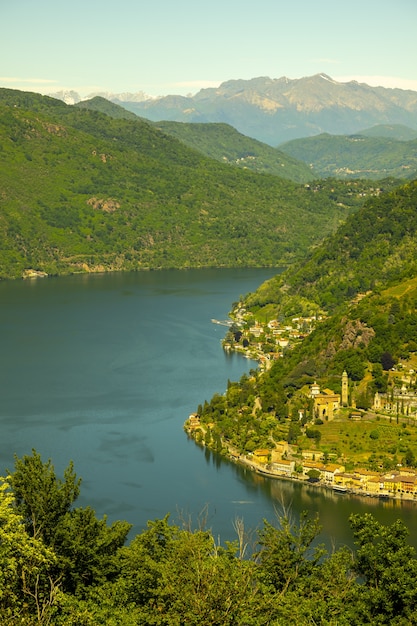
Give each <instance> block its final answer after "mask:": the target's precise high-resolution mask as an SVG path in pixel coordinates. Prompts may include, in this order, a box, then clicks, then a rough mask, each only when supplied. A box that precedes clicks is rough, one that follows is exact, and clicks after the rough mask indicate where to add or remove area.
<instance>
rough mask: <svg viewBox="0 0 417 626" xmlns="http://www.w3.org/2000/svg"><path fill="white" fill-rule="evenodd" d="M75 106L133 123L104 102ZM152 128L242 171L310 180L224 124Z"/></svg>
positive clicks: (303, 168) (299, 165) (301, 169)
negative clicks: (247, 170)
mask: <svg viewBox="0 0 417 626" xmlns="http://www.w3.org/2000/svg"><path fill="white" fill-rule="evenodd" d="M75 106H77V107H80V108H84V109H91V110H92V111H101V113H105V114H106V115H110V117H114V118H124V119H134V118H136V116H135V114H134V113H132V112H131V111H128V110H127V109H125V108H123V107H121V106H120V105H118V104H115V103H114V102H110V101H109V100H106V99H105V98H101V97H99V96H96V97H95V98H92V99H91V100H84V101H82V102H79V103H78V104H76V105H75ZM155 126H156V128H158V129H160V130H161V131H163V132H164V133H167V134H168V135H172V136H173V137H176V138H177V139H179V140H180V141H181V142H182V143H184V144H186V145H187V146H189V147H190V148H192V149H193V150H197V151H198V152H201V153H202V154H204V155H205V156H208V157H210V158H212V159H216V160H217V161H220V162H222V163H228V164H229V165H234V166H236V167H240V168H242V169H249V170H254V171H256V172H264V173H266V174H275V175H276V176H280V177H281V178H288V179H289V180H293V181H296V182H306V181H309V180H312V179H313V175H312V173H311V170H310V168H309V167H308V166H307V165H306V164H305V163H303V161H297V160H296V159H293V158H292V157H290V156H288V155H287V154H285V153H284V152H282V151H281V150H277V149H275V148H272V147H271V146H268V145H267V144H265V143H262V142H261V141H258V140H256V139H251V138H250V137H246V135H242V134H241V133H239V132H238V131H237V130H235V129H234V128H233V127H232V126H229V125H228V124H214V123H213V124H199V123H194V124H187V123H182V122H165V121H160V122H156V123H155Z"/></svg>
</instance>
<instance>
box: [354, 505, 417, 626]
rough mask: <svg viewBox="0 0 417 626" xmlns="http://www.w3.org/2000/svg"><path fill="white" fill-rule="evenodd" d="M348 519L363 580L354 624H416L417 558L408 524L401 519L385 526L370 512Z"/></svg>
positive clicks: (357, 566) (358, 571) (356, 569)
mask: <svg viewBox="0 0 417 626" xmlns="http://www.w3.org/2000/svg"><path fill="white" fill-rule="evenodd" d="M349 520H350V524H351V526H352V529H353V535H354V539H355V544H356V545H357V550H356V555H355V559H354V566H353V568H354V571H355V573H356V574H357V575H358V576H359V577H360V579H361V580H362V581H363V585H361V586H360V587H359V588H358V596H359V597H358V611H359V612H358V621H356V622H354V623H356V624H365V623H366V624H367V623H378V624H394V623H395V624H415V623H416V621H415V609H416V606H417V560H416V555H415V550H414V548H413V547H411V546H410V545H408V544H407V541H406V539H407V535H408V530H407V528H406V526H405V525H404V524H403V522H402V521H401V520H397V521H396V522H394V523H393V524H391V526H383V525H382V524H380V523H379V522H377V521H376V520H375V518H374V517H373V516H372V515H371V514H369V513H366V514H365V515H362V516H359V515H357V514H355V515H351V517H350V518H349ZM361 620H363V621H361ZM401 620H402V621H401Z"/></svg>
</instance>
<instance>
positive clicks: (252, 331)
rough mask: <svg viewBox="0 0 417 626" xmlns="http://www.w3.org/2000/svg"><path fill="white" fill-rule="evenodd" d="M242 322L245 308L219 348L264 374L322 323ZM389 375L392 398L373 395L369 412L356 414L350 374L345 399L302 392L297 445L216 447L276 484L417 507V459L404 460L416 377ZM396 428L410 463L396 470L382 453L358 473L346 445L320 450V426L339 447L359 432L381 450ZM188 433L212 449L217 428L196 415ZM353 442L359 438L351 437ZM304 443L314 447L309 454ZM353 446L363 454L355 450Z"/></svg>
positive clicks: (416, 413)
mask: <svg viewBox="0 0 417 626" xmlns="http://www.w3.org/2000/svg"><path fill="white" fill-rule="evenodd" d="M245 317H246V321H247V315H246V312H245V310H244V309H242V308H237V309H236V310H235V311H234V320H233V322H231V323H230V328H229V331H228V332H227V334H226V337H225V339H224V340H223V342H222V343H223V347H224V349H225V350H226V351H230V350H233V351H237V352H240V353H242V354H244V355H245V356H246V357H247V358H250V359H253V360H257V361H258V362H259V364H260V368H261V369H268V368H269V367H270V366H271V364H272V362H273V360H274V359H279V358H283V357H284V356H285V352H286V351H287V350H290V349H291V347H293V346H294V345H295V343H296V342H299V341H302V339H303V338H304V337H305V336H306V335H307V334H308V333H310V332H312V330H313V329H314V328H315V326H316V324H317V323H319V322H320V321H321V319H323V318H322V317H319V316H317V317H308V318H303V317H296V318H294V319H292V321H291V322H290V323H288V322H287V323H285V325H284V324H281V323H280V322H279V321H278V320H272V321H269V322H267V323H265V324H264V325H263V324H261V323H260V322H259V321H254V322H253V323H251V324H248V323H246V324H243V323H242V321H243V320H244V319H245ZM213 321H214V320H213ZM390 374H391V378H392V381H393V382H392V385H391V386H390V391H389V393H378V392H377V393H375V395H374V398H373V403H372V406H370V407H369V409H368V410H363V409H358V408H357V406H356V394H357V389H356V387H355V385H353V384H352V382H351V381H349V378H348V375H347V373H346V371H344V372H343V373H342V374H341V378H340V385H339V386H340V393H339V392H335V391H334V390H332V389H327V388H326V389H321V388H320V386H319V385H318V384H317V382H314V383H313V384H311V385H309V386H306V387H305V388H304V389H303V390H302V392H303V393H304V395H305V397H306V402H307V404H308V406H309V409H308V411H307V410H304V409H300V410H299V427H300V428H299V432H300V434H302V435H307V437H305V436H304V438H303V440H301V439H300V438H298V439H296V440H295V441H292V440H290V437H288V438H287V439H284V438H282V439H281V440H275V439H274V437H272V436H271V437H270V439H269V441H268V447H264V448H258V449H254V450H253V451H247V450H245V451H243V452H242V451H241V450H238V449H236V447H234V446H232V445H230V442H228V440H227V438H224V437H221V445H220V447H219V445H217V448H216V449H217V451H220V452H221V454H223V455H224V456H227V457H228V458H229V459H230V460H232V461H234V462H236V463H240V464H243V465H245V466H247V467H250V468H251V469H252V470H253V471H255V472H257V473H259V474H262V475H265V476H269V477H272V478H279V479H290V480H297V481H304V482H308V483H313V484H316V485H317V486H322V487H325V488H328V489H332V490H334V491H337V492H340V493H344V492H347V493H354V494H358V495H366V496H371V497H379V498H402V499H407V500H417V470H416V469H415V468H414V466H415V465H416V459H415V458H414V455H413V454H411V456H408V457H407V454H408V453H410V448H409V447H407V437H408V438H410V436H411V431H410V427H411V428H413V430H415V425H416V420H417V394H416V391H415V387H416V383H417V378H416V373H415V371H414V370H412V369H407V368H405V367H402V366H401V364H399V365H398V366H397V367H396V368H393V371H392V372H390ZM256 408H259V406H257V405H256V401H255V407H254V410H253V415H255V412H256ZM393 423H394V424H396V425H397V426H398V429H399V431H400V434H399V441H400V450H402V451H403V452H404V453H405V456H406V462H405V463H404V462H400V459H396V458H395V455H394V461H393V462H392V463H386V462H385V460H384V459H383V455H382V454H381V455H379V456H378V454H376V452H375V451H377V446H374V447H373V450H374V451H373V452H372V453H371V454H370V455H369V454H368V455H363V459H364V462H363V466H361V463H360V461H358V455H357V454H356V455H354V454H353V453H352V455H350V454H349V453H348V452H346V450H345V449H344V447H343V446H338V445H333V446H331V445H330V446H328V445H327V446H326V445H324V446H323V445H320V438H321V432H320V430H319V429H318V428H317V426H318V427H319V428H320V427H322V428H323V429H326V430H325V431H324V430H323V433H325V432H327V431H328V432H330V431H331V430H332V429H333V430H332V432H331V435H330V434H329V435H328V438H330V436H332V437H333V440H334V442H338V440H340V441H341V442H343V441H346V442H347V440H348V439H347V438H348V437H349V435H350V434H352V432H354V431H355V425H357V426H358V427H360V428H361V432H362V433H366V437H367V438H369V440H370V441H371V443H375V444H377V443H378V441H377V440H378V439H379V437H380V433H381V432H384V428H385V429H387V425H388V424H389V425H392V424H393ZM184 428H185V430H186V432H187V433H188V435H189V436H190V437H192V438H193V439H194V440H195V441H196V442H197V443H199V444H201V445H206V446H208V447H212V446H210V441H212V437H211V436H210V433H211V432H214V431H215V424H214V423H210V422H207V421H206V420H202V419H201V416H200V415H199V414H198V413H193V414H191V415H190V416H189V418H188V420H187V421H186V423H185V426H184ZM391 430H392V429H391ZM356 436H357V433H356V432H355V433H354V434H353V437H355V438H356ZM362 436H363V435H362V434H361V435H360V437H362ZM373 440H374V441H373ZM305 441H307V442H309V446H308V447H306V444H305ZM334 442H333V443H334ZM322 443H323V441H322ZM338 443H339V442H338ZM350 446H351V448H350V449H351V450H352V451H353V450H355V447H354V446H353V439H352V441H350ZM401 446H402V448H401ZM356 447H357V449H358V450H360V448H359V446H358V444H356ZM354 456H355V461H354V462H353V457H354ZM359 459H360V455H359ZM379 459H380V460H379ZM365 461H366V462H365ZM371 461H372V462H371ZM396 461H398V462H396Z"/></svg>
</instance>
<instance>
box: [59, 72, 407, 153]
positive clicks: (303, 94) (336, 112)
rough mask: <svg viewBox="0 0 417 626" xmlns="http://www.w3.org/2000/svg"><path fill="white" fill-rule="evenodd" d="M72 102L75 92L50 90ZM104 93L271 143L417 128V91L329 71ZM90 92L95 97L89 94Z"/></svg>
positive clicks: (147, 111) (135, 108) (151, 111)
mask: <svg viewBox="0 0 417 626" xmlns="http://www.w3.org/2000/svg"><path fill="white" fill-rule="evenodd" d="M51 95H53V96H54V97H55V98H60V99H62V100H64V101H66V102H70V103H71V104H73V103H75V102H76V101H77V94H74V92H59V93H56V94H51ZM92 95H101V96H104V97H105V98H106V99H108V100H111V101H112V102H116V103H118V104H120V105H122V106H123V107H125V108H126V109H128V110H130V111H132V112H134V113H136V114H137V115H139V116H141V117H144V118H146V119H149V120H151V121H161V120H166V121H176V122H222V123H226V124H230V125H231V126H233V127H234V128H236V129H237V130H238V131H239V132H241V133H243V134H244V135H247V136H249V137H253V138H255V139H258V140H260V141H262V142H264V143H267V144H269V145H272V146H277V145H279V144H281V143H283V142H286V141H289V140H291V139H296V138H300V137H310V136H313V135H318V134H320V133H330V134H340V135H351V134H354V133H357V132H358V131H360V130H361V129H363V128H370V127H372V126H375V125H378V124H402V125H405V126H408V127H410V128H412V129H417V92H415V91H406V90H402V89H387V88H385V87H370V86H369V85H366V84H363V83H358V82H356V81H351V82H348V83H340V82H337V81H335V80H333V79H332V78H331V77H330V76H327V75H326V74H316V75H315V76H310V77H305V78H300V79H289V78H286V77H282V78H278V79H271V78H268V77H260V78H253V79H251V80H230V81H227V82H224V83H222V84H221V85H220V86H219V87H218V88H210V89H202V90H200V91H199V92H198V93H197V94H196V95H194V96H189V97H184V96H178V95H169V96H162V97H158V98H152V97H150V96H146V94H144V93H142V92H140V93H138V94H110V93H106V94H104V93H101V94H92ZM89 97H91V96H89Z"/></svg>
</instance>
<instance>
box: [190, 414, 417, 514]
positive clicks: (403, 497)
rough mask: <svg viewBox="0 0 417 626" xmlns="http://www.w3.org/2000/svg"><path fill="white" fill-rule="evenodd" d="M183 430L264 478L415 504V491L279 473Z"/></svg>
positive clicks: (416, 501) (206, 448)
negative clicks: (374, 488)
mask: <svg viewBox="0 0 417 626" xmlns="http://www.w3.org/2000/svg"><path fill="white" fill-rule="evenodd" d="M187 421H188V420H187ZM184 430H185V432H186V434H187V436H188V437H189V438H190V439H192V440H193V442H194V443H195V444H196V445H198V446H200V447H201V448H203V449H204V450H209V451H210V452H212V453H213V454H219V456H220V457H221V458H223V459H225V460H227V461H230V462H231V463H234V464H235V465H240V466H242V467H245V468H246V469H249V470H250V471H251V472H253V473H254V474H258V475H259V476H263V477H264V478H270V479H273V480H285V481H288V482H292V483H296V484H299V485H306V486H309V487H314V488H316V489H324V490H327V491H330V492H332V493H334V494H337V495H340V496H344V495H349V496H354V497H361V498H370V499H372V500H381V501H393V502H410V503H413V504H417V493H407V492H402V491H396V492H394V493H391V492H389V491H386V490H384V491H382V490H380V491H379V492H375V493H371V492H370V491H366V490H364V489H355V488H354V487H345V488H340V486H339V485H338V484H337V483H334V482H333V483H332V482H323V481H320V480H317V481H311V480H310V479H309V478H306V477H303V478H301V477H298V476H293V475H291V476H289V475H286V474H280V473H278V472H276V471H274V470H271V469H268V467H267V465H264V464H260V463H256V461H254V460H253V459H250V458H248V457H245V456H243V455H241V454H237V453H236V452H233V451H231V449H230V448H228V447H226V448H224V450H227V453H226V454H221V453H219V452H216V451H215V450H213V449H211V448H210V447H207V446H206V445H205V444H204V442H203V441H201V442H198V441H196V440H195V438H194V437H193V436H192V430H191V429H190V428H189V427H187V425H186V424H185V425H184Z"/></svg>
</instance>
